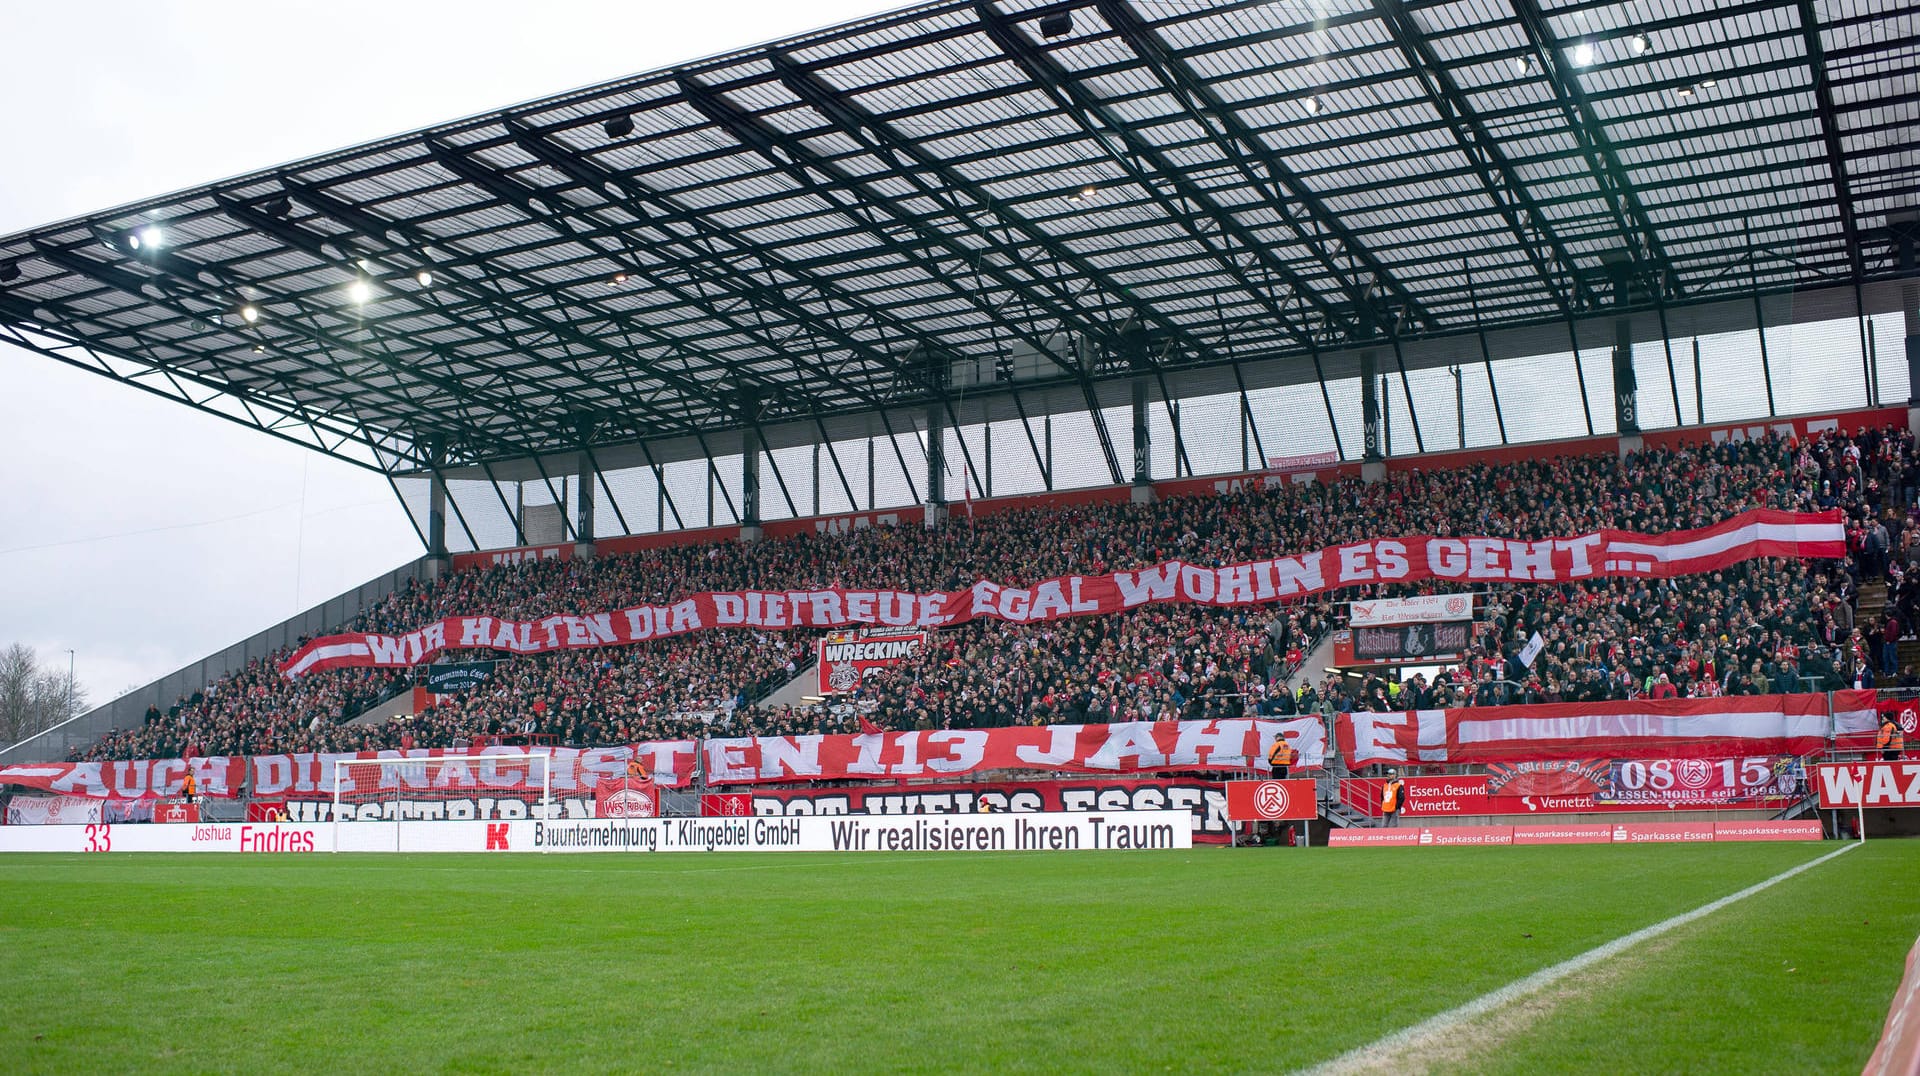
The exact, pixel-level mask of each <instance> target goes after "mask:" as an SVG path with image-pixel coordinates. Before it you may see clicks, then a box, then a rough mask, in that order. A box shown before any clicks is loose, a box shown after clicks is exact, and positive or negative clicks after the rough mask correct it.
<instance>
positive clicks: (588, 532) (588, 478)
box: [574, 451, 600, 553]
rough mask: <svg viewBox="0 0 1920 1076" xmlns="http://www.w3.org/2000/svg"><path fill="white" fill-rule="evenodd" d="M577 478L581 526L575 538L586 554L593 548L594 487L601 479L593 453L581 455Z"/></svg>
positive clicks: (576, 498) (577, 467) (576, 469)
mask: <svg viewBox="0 0 1920 1076" xmlns="http://www.w3.org/2000/svg"><path fill="white" fill-rule="evenodd" d="M575 476H576V481H577V482H578V483H579V487H578V491H577V492H575V493H574V498H575V500H576V501H577V502H578V503H579V505H580V526H579V531H578V533H577V534H575V535H574V537H575V538H576V539H578V540H579V543H580V545H581V546H583V547H584V548H582V549H581V550H580V552H583V553H584V552H590V551H591V550H592V548H593V487H594V485H595V483H596V482H598V480H599V477H600V476H599V472H598V469H597V468H595V467H594V465H593V453H591V452H587V451H582V452H581V453H580V461H579V464H578V466H576V467H575Z"/></svg>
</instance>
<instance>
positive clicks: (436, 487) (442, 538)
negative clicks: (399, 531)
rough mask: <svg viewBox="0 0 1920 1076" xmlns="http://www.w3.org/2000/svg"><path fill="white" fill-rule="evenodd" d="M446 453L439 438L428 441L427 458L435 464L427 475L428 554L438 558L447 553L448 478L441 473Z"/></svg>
mask: <svg viewBox="0 0 1920 1076" xmlns="http://www.w3.org/2000/svg"><path fill="white" fill-rule="evenodd" d="M445 455H446V449H445V447H444V446H443V445H442V443H441V441H440V439H439V438H434V439H433V440H431V441H429V442H428V443H427V458H428V459H431V460H432V461H433V464H434V466H433V470H432V471H431V472H429V474H428V475H427V555H428V556H430V557H436V558H439V557H445V556H446V555H447V480H446V478H445V477H443V476H442V475H441V474H440V465H441V464H442V463H444V462H446V461H445V459H444V458H443V457H444V456H445Z"/></svg>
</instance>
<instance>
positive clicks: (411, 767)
mask: <svg viewBox="0 0 1920 1076" xmlns="http://www.w3.org/2000/svg"><path fill="white" fill-rule="evenodd" d="M489 792H491V793H496V794H499V795H501V796H502V797H505V798H509V799H518V800H521V801H523V802H526V803H527V804H528V814H529V816H530V817H536V818H550V817H552V814H553V753H552V752H551V751H526V752H505V751H502V752H494V753H489V754H484V755H433V756H430V757H417V758H415V757H397V758H337V759H334V760H333V847H334V850H335V851H339V849H340V820H341V817H342V815H343V814H345V808H346V806H347V805H348V804H351V803H361V802H367V801H366V800H365V799H363V798H362V797H368V796H374V797H384V798H390V799H391V801H392V803H393V809H392V812H391V813H392V816H393V847H394V851H396V852H397V851H399V850H400V823H401V821H402V818H403V815H404V812H403V811H402V810H401V803H402V802H403V801H404V800H406V799H408V798H427V799H431V798H433V797H435V796H441V795H448V796H463V797H464V796H473V795H476V794H484V793H489ZM536 796H537V797H538V798H537V799H536V798H535V797H536ZM384 813H386V812H382V814H384ZM382 820H384V819H382Z"/></svg>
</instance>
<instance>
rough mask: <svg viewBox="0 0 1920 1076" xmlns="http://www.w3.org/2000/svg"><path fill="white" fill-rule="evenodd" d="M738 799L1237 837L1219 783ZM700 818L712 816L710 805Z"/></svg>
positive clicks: (840, 810) (777, 794) (1020, 785)
mask: <svg viewBox="0 0 1920 1076" xmlns="http://www.w3.org/2000/svg"><path fill="white" fill-rule="evenodd" d="M1306 783H1308V784H1311V783H1312V782H1306ZM740 798H741V799H743V800H745V799H751V800H752V813H753V814H755V815H761V816H767V815H773V816H781V815H784V816H789V817H791V816H805V815H842V814H878V815H920V814H934V815H941V814H1009V813H1012V814H1031V813H1034V812H1057V813H1068V814H1091V813H1094V812H1113V811H1177V810H1187V811H1191V812H1192V813H1193V840H1194V843H1196V844H1225V843H1227V841H1229V840H1231V839H1232V836H1233V830H1232V824H1231V823H1230V822H1229V821H1228V819H1227V801H1226V795H1225V793H1223V792H1222V791H1221V789H1220V784H1219V782H1215V781H1188V780H1182V779H1181V778H1177V777H1157V778H1098V777H1095V778H1085V779H1072V778H1066V779H1060V780H1041V781H995V782H991V783H983V784H966V785H904V784H891V785H857V786H853V787H848V788H774V789H756V790H755V791H754V792H752V793H751V794H750V795H748V794H743V795H741V797H740ZM1312 798H1313V797H1312V794H1311V791H1310V790H1309V793H1308V796H1307V799H1308V801H1309V802H1311V800H1312ZM703 799H704V797H703ZM702 813H703V814H705V813H707V812H706V811H705V810H704V808H703V809H702ZM715 813H719V812H715ZM742 813H746V812H742Z"/></svg>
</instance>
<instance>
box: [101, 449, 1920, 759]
mask: <svg viewBox="0 0 1920 1076" xmlns="http://www.w3.org/2000/svg"><path fill="white" fill-rule="evenodd" d="M1916 480H1920V458H1916V454H1915V448H1914V442H1913V438H1912V436H1911V435H1910V434H1909V433H1907V432H1906V431H1905V430H1890V431H1872V430H1862V431H1859V432H1858V433H1857V434H1855V435H1847V436H1842V435H1823V436H1820V437H1817V438H1813V439H1810V440H1807V441H1804V442H1800V441H1791V440H1784V439H1779V438H1770V439H1767V440H1764V441H1752V442H1727V443H1721V444H1718V445H1708V446H1699V447H1695V448H1689V449H1684V450H1667V449H1645V450H1642V451H1638V452H1635V453H1633V454H1631V455H1629V456H1627V457H1625V458H1624V459H1622V458H1616V457H1615V456H1612V455H1586V456H1565V457H1560V458H1555V459H1548V460H1538V461H1531V462H1523V463H1508V464H1500V465H1486V464H1480V465H1472V466H1467V467H1463V468H1458V469H1448V470H1433V471H1420V470H1407V471H1395V472H1393V473H1391V474H1389V475H1388V476H1387V477H1386V478H1385V479H1383V480H1381V481H1378V482H1374V483H1363V482H1360V481H1358V480H1348V481H1342V482H1338V483H1333V484H1329V485H1322V484H1285V485H1281V486H1278V487H1276V488H1272V489H1249V490H1245V491H1242V492H1238V493H1232V494H1226V495H1221V496H1217V497H1215V496H1208V497H1186V498H1177V499H1171V500H1168V501H1164V502H1161V503H1158V504H1131V503H1124V504H1112V505H1096V506H1084V507H1074V508H1065V509H1055V508H1025V509H1017V510H1013V511H1006V512H1001V513H996V514H992V515H982V516H981V517H980V518H978V519H971V518H968V517H965V516H957V517H955V518H953V519H951V520H949V521H948V523H947V525H946V526H945V527H944V528H942V529H940V530H938V531H933V532H928V531H924V530H920V529H917V528H887V527H876V528H872V529H866V530H856V531H853V532H851V533H847V534H837V535H827V534H808V535H804V536H801V537H796V538H792V539H781V540H764V541H760V542H754V543H737V542H723V543H710V544H701V545H688V546H680V547H670V548H665V549H659V550H652V551H648V552H646V553H643V554H635V555H631V556H617V557H598V558H583V559H577V560H567V561H557V560H550V561H537V562H532V563H524V564H518V565H510V566H500V567H493V568H487V569H475V570H468V571H460V572H453V573H449V574H447V575H444V576H443V577H441V578H440V579H438V580H436V581H433V582H428V583H421V584H417V585H410V586H409V587H407V588H406V589H404V590H402V591H400V592H398V593H396V594H394V595H393V596H392V597H390V598H389V599H387V600H386V601H384V602H382V603H380V604H379V605H378V606H376V607H375V608H372V609H370V610H368V611H366V612H364V613H363V614H361V615H360V616H358V617H356V618H355V619H354V621H353V622H352V623H350V624H346V625H343V626H342V629H341V630H344V631H383V632H393V633H399V632H405V631H408V630H411V629H413V628H415V627H417V626H418V625H420V624H422V623H425V622H427V621H430V620H433V619H436V618H439V617H443V616H455V615H471V614H476V613H485V614H491V615H495V616H501V617H507V618H511V619H522V620H524V619H533V618H537V617H540V616H545V615H549V614H553V613H561V612H593V611H598V610H604V609H612V608H619V607H622V606H629V605H635V604H639V603H642V602H646V603H663V602H666V601H669V600H670V599H673V598H675V597H679V596H684V595H686V594H688V593H692V592H696V591H703V590H739V589H748V588H764V589H805V588H810V587H832V586H861V585H876V584H879V585H886V586H891V587H898V588H902V589H909V590H958V589H962V588H964V587H966V586H968V585H970V584H971V583H973V582H974V581H975V580H977V579H989V580H993V581H996V582H1001V583H1008V584H1019V583H1028V582H1032V581H1035V580H1038V579H1042V578H1045V577H1049V576H1055V575H1062V574H1068V573H1076V572H1077V573H1101V572H1107V571H1114V570H1120V569H1126V568H1130V567H1137V566H1143V565H1149V564H1153V563H1157V562H1160V561H1163V560H1167V559H1171V558H1176V557H1177V558H1179V559H1181V560H1183V561H1185V562H1188V563H1198V564H1224V563H1232V562H1239V561H1247V560H1253V559H1257V558H1262V557H1272V556H1276V555H1280V554H1285V553H1296V552H1299V551H1302V550H1311V549H1318V548H1321V547H1323V546H1328V545H1334V544H1338V543H1342V542H1348V541H1357V540H1361V539H1367V538H1377V537H1387V536H1392V535H1397V534H1434V535H1462V534H1486V535H1495V536H1502V537H1512V538H1522V539H1528V538H1544V537H1550V536H1556V535H1570V534H1579V533H1583V532H1587V531H1592V530H1597V529H1602V528H1615V529H1624V530H1635V531H1643V532H1650V533H1658V532H1665V531H1673V530H1679V529H1685V528H1691V527H1701V526H1707V525H1710V524H1713V523H1716V522H1719V521H1721V520H1724V519H1726V518H1728V517H1730V516H1732V515H1734V514H1735V513H1737V512H1740V511H1742V510H1745V509H1748V508H1752V507H1780V508H1788V509H1802V510H1816V509H1821V508H1832V507H1838V508H1843V509H1845V510H1846V512H1847V513H1848V517H1849V528H1848V540H1849V546H1850V550H1851V553H1852V555H1851V556H1850V557H1849V558H1848V559H1846V560H1843V561H1831V562H1817V563H1816V562H1802V561H1787V560H1761V561H1754V562H1750V563H1747V564H1744V565H1739V566H1736V567H1734V568H1730V569H1728V570H1726V571H1724V572H1720V573H1716V574H1714V575H1712V576H1704V577H1692V578H1686V579H1677V580H1667V581H1657V582H1655V581H1641V580H1595V581H1589V582H1585V583H1579V584H1559V585H1533V586H1514V587H1509V588H1505V589H1501V590H1498V591H1496V592H1494V593H1493V594H1492V595H1491V596H1490V598H1488V599H1486V600H1485V602H1484V604H1485V608H1484V612H1483V614H1482V617H1481V622H1480V624H1479V630H1478V632H1477V634H1476V636H1475V641H1474V648H1473V653H1472V654H1471V655H1469V657H1468V659H1467V660H1465V661H1463V662H1461V663H1459V664H1458V665H1456V666H1454V667H1452V668H1447V669H1444V670H1439V671H1437V672H1435V673H1434V674H1433V675H1427V674H1422V675H1420V676H1418V677H1410V678H1409V679H1408V680H1407V681H1406V682H1404V683H1402V682H1399V681H1397V680H1390V679H1388V678H1378V677H1375V678H1361V677H1355V676H1345V677H1340V676H1335V677H1328V678H1326V679H1320V678H1318V677H1317V676H1312V675H1307V674H1306V672H1305V671H1303V670H1301V669H1300V665H1301V663H1302V658H1303V655H1304V654H1306V653H1308V652H1311V651H1312V649H1313V647H1314V644H1315V643H1316V642H1318V641H1319V640H1320V639H1321V638H1322V637H1323V636H1324V634H1325V633H1326V631H1328V630H1329V629H1330V628H1332V627H1334V626H1336V620H1337V602H1340V601H1345V600H1348V599H1353V598H1366V597H1376V596H1390V595H1394V594H1398V593H1405V592H1411V591H1410V590H1408V589H1406V588H1398V589H1396V588H1388V587H1367V588H1354V589H1352V590H1349V591H1346V592H1342V593H1338V594H1329V595H1324V596H1321V597H1319V598H1316V599H1314V600H1311V601H1307V602H1294V603H1288V604H1283V605H1269V606H1255V607H1243V608H1234V609H1213V608H1202V607H1185V606H1155V607H1150V608H1146V609H1141V610H1135V611H1132V612H1128V613H1124V614H1119V615H1114V616H1107V617H1097V618H1083V619H1070V620H1061V621H1053V622H1048V623H1041V624H1030V625H1011V624H1006V623H1002V622H999V621H980V622H975V623H971V624H967V625H962V626H958V627H955V628H950V629H943V630H939V631H937V632H935V633H934V637H933V641H932V644H931V645H930V646H929V647H928V648H926V650H925V652H924V653H923V654H922V656H921V657H920V658H919V659H918V660H917V661H916V662H914V663H912V664H910V665H907V666H902V667H898V668H895V669H893V670H890V671H888V672H887V673H885V674H884V675H881V676H878V677H874V678H871V679H870V680H869V681H868V683H867V684H866V685H864V686H863V688H862V691H861V695H860V698H859V699H858V704H859V705H858V710H859V712H860V714H861V716H863V717H865V718H866V719H869V720H871V721H872V722H874V723H875V724H879V725H882V726H886V727H897V728H905V727H941V726H947V725H954V726H961V725H993V724H1010V723H1047V722H1054V721H1093V720H1115V719H1130V720H1131V719H1141V718H1149V717H1151V718H1156V719H1164V718H1173V717H1192V716H1226V715H1237V714H1242V713H1246V712H1249V711H1252V712H1258V713H1264V714H1274V713H1280V714H1286V713H1293V712H1301V711H1332V710H1339V709H1352V708H1396V709H1398V708H1404V707H1408V706H1421V707H1426V706H1447V705H1499V704H1507V703H1516V702H1540V701H1555V700H1566V701H1584V700H1600V699H1616V698H1628V697H1640V696H1650V697H1656V698H1659V697H1672V696H1697V695H1714V694H1747V693H1761V692H1768V693H1771V692H1780V691H1801V690H1824V689H1826V688H1828V687H1837V686H1854V685H1855V684H1862V685H1863V686H1866V685H1871V684H1872V683H1874V682H1875V680H1876V679H1878V680H1879V681H1881V682H1882V683H1883V685H1884V682H1885V681H1887V680H1888V679H1890V678H1897V676H1898V674H1897V673H1896V672H1895V667H1896V665H1897V660H1896V658H1897V655H1896V654H1895V653H1894V651H1895V650H1896V649H1897V648H1896V647H1894V646H1893V645H1892V643H1894V642H1897V640H1898V639H1899V638H1900V637H1901V636H1902V635H1904V634H1906V629H1905V625H1907V624H1909V623H1912V621H1913V616H1914V614H1915V613H1920V572H1916V571H1915V570H1914V562H1915V560H1916V559H1917V558H1920V528H1917V527H1915V526H1913V525H1912V523H1913V518H1914V517H1913V516H1912V514H1911V509H1912V506H1913V503H1914V494H1915V488H1914V487H1915V483H1916ZM1863 578H1865V579H1871V580H1880V579H1885V580H1887V582H1888V584H1889V599H1888V605H1887V610H1886V617H1887V619H1886V620H1881V621H1877V622H1876V623H1873V624H1861V623H1857V622H1856V616H1855V606H1854V600H1855V596H1856V593H1857V591H1858V588H1859V586H1860V583H1861V581H1862V579H1863ZM1536 632H1537V633H1538V634H1539V635H1540V637H1541V639H1542V641H1543V643H1544V649H1543V651H1542V652H1541V654H1540V656H1539V657H1538V658H1537V659H1536V660H1535V661H1534V662H1533V663H1532V665H1531V666H1528V665H1525V664H1523V663H1521V662H1520V661H1519V660H1518V657H1517V655H1518V653H1519V652H1520V650H1521V648H1522V647H1523V646H1525V644H1526V643H1527V641H1528V640H1529V639H1530V638H1531V637H1532V636H1533V635H1534V634H1535V633H1536ZM818 637H819V633H817V632H809V631H792V632H753V631H724V632H704V633H699V634H696V635H693V636H689V637H683V638H680V639H676V640H666V641H660V642H655V643H646V644H638V645H634V646H630V647H622V648H608V649H600V650H591V651H576V652H571V653H561V654H555V655H550V656H545V657H539V658H510V659H507V660H506V661H504V662H503V663H502V664H501V665H500V666H499V667H498V668H497V670H496V671H495V673H494V676H493V678H492V679H491V680H489V681H488V682H486V683H485V684H482V685H481V686H479V687H477V688H474V689H472V690H471V691H469V692H466V693H464V694H461V695H458V696H452V697H450V698H449V699H448V700H446V701H444V702H443V703H442V704H441V705H437V706H435V707H433V708H431V709H429V710H428V711H426V712H425V713H423V714H420V715H418V716H414V717H410V718H401V719H396V720H391V721H386V722H374V723H354V720H353V719H354V718H355V717H356V716H357V715H358V714H359V713H360V712H361V711H362V710H364V709H365V708H366V706H367V705H368V704H369V703H371V702H373V701H376V700H378V699H380V698H382V697H385V696H386V695H389V694H391V693H393V692H394V691H396V690H399V689H402V688H404V687H405V686H407V685H408V684H409V683H410V682H411V675H410V674H409V673H407V672H394V671H387V670H352V669H349V670H336V671H333V672H328V673H321V674H314V675H309V676H305V677H301V678H299V679H295V680H288V679H286V678H284V677H282V676H280V674H279V673H278V671H277V664H278V662H279V661H280V660H283V659H284V657H285V655H276V656H275V657H274V658H271V659H268V660H264V661H261V662H256V663H254V664H253V665H250V666H249V667H248V668H247V669H245V670H243V671H242V672H240V673H238V674H235V675H234V676H231V677H228V678H226V679H224V680H222V681H221V682H219V683H217V684H214V685H211V686H210V687H209V688H208V689H207V690H206V691H205V692H202V693H198V694H196V695H194V696H192V697H190V698H187V699H182V700H180V702H179V703H177V704H176V705H174V706H173V707H172V708H170V709H169V710H167V711H164V712H163V711H160V710H158V709H156V710H153V711H150V712H149V714H148V720H147V722H146V723H145V725H144V726H143V727H141V728H136V729H130V730H123V731H121V732H117V733H114V734H112V735H110V736H108V737H106V738H104V739H102V740H101V741H99V742H98V743H96V744H95V745H93V746H92V747H91V748H90V749H88V750H87V751H86V752H85V756H86V757H89V758H128V757H156V756H157V757H166V756H169V755H180V754H216V753H253V752H263V751H290V750H291V751H300V750H351V749H364V748H388V747H402V746H418V747H432V746H450V745H455V744H458V743H462V742H468V741H469V740H470V739H471V738H472V737H473V736H476V735H498V734H502V733H507V734H522V735H526V734H533V735H540V736H546V737H551V738H552V739H553V740H554V741H557V742H563V743H573V744H581V745H585V744H597V743H613V742H626V741H631V740H643V739H663V738H674V737H676V736H680V735H688V734H702V733H704V732H706V731H709V730H713V729H715V728H716V727H717V728H718V729H720V730H723V731H724V732H725V733H726V734H731V735H739V734H743V733H749V732H792V731H806V730H818V729H821V728H827V729H829V730H839V729H842V728H844V727H846V726H847V724H848V723H849V722H850V721H851V720H852V718H851V716H850V714H851V712H852V710H851V708H848V707H841V708H837V709H832V710H814V711H810V712H805V713H799V714H796V713H794V712H792V711H790V710H785V709H783V710H781V711H779V712H770V711H767V710H765V709H763V708H761V707H760V706H758V705H757V703H758V702H759V701H760V700H761V699H762V698H763V697H764V696H765V695H766V693H767V692H768V691H770V690H772V689H773V688H775V687H777V686H778V685H780V684H782V683H785V682H786V681H788V680H790V679H792V677H793V676H794V675H795V674H796V673H797V672H798V671H800V670H801V669H802V668H804V667H805V666H806V665H807V664H808V662H809V658H810V655H811V653H812V648H813V643H814V642H815V640H816V639H817V638H818ZM473 656H480V657H485V656H490V655H486V654H480V655H473Z"/></svg>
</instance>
